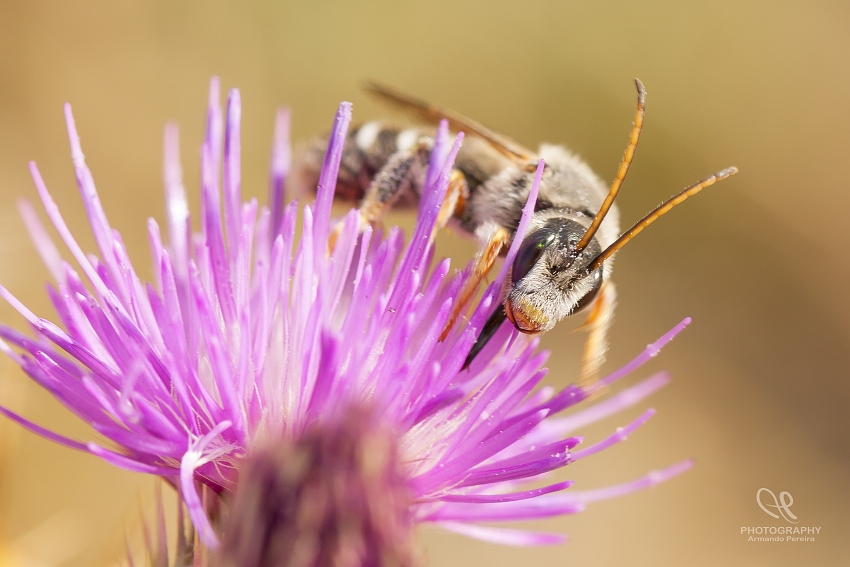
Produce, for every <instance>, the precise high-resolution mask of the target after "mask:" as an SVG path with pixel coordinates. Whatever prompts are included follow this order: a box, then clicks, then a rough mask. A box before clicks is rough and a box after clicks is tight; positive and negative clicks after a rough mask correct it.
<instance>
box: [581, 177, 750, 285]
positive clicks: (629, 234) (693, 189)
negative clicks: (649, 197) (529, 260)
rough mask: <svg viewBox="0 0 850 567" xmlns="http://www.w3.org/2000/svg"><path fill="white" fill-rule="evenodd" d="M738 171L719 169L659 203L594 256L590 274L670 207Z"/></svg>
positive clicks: (588, 269)
mask: <svg viewBox="0 0 850 567" xmlns="http://www.w3.org/2000/svg"><path fill="white" fill-rule="evenodd" d="M736 173H738V168H737V167H729V168H726V169H724V170H723V171H718V172H717V173H715V174H714V175H712V176H711V177H706V178H705V179H703V180H702V181H700V182H698V183H695V184H693V185H691V186H690V187H688V188H687V189H685V190H684V191H682V192H681V193H679V194H678V195H676V196H675V197H672V198H670V199H668V200H667V201H664V202H663V203H661V204H660V205H658V207H656V208H655V210H653V211H652V212H651V213H649V214H648V215H646V216H645V217H643V218H642V219H641V220H639V221H638V222H636V223H635V224H634V226H632V228H630V229H629V230H627V231H626V232H624V233H623V234H622V236H620V238H618V239H617V240H615V241H614V243H613V244H611V246H609V247H608V248H606V249H605V250H603V251H602V253H601V254H599V256H597V257H596V258H594V259H593V261H592V262H591V263H590V265H588V266H587V273H588V274H589V273H591V272H593V270H595V269H597V268H599V266H601V265H602V263H603V262H604V261H605V260H607V259H608V258H610V257H611V255H612V254H614V252H616V251H617V250H619V249H620V248H622V247H623V246H625V245H626V243H627V242H628V241H629V240H631V239H632V238H634V237H635V236H637V235H638V234H640V232H641V231H642V230H643V229H645V228H646V227H648V226H649V225H651V224H652V223H654V222H655V221H657V220H658V219H659V218H660V217H661V216H662V215H664V214H665V213H667V212H668V211H669V210H670V209H672V208H673V207H675V206H676V205H679V204H681V203H683V202H685V201H686V200H687V199H688V197H692V196H694V195H696V194H697V193H699V192H700V191H702V190H703V189H705V188H706V187H709V186H711V185H714V184H715V183H717V182H718V181H720V180H721V179H726V178H727V177H729V176H730V175H735V174H736Z"/></svg>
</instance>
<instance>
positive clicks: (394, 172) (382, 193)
mask: <svg viewBox="0 0 850 567" xmlns="http://www.w3.org/2000/svg"><path fill="white" fill-rule="evenodd" d="M433 147H434V140H433V139H431V138H429V137H427V136H422V137H420V138H419V140H417V142H416V143H415V144H414V145H413V146H411V147H410V148H409V149H407V150H399V151H397V152H395V153H394V154H392V155H391V156H390V158H389V159H388V160H387V163H386V164H384V166H383V167H382V168H381V170H380V171H379V172H378V173H377V174H376V175H375V177H374V178H373V179H372V183H371V184H370V185H369V188H368V189H367V190H366V194H365V195H364V196H363V199H362V200H361V201H360V208H359V212H360V231H361V232H362V231H364V230H366V227H368V226H375V225H377V224H380V222H381V220H382V219H383V218H384V215H385V214H386V213H387V211H389V210H390V209H391V208H392V207H393V205H395V204H396V203H401V204H404V205H410V204H412V203H415V202H416V201H417V200H418V198H419V194H420V192H421V191H422V186H423V184H424V183H425V176H426V175H427V171H428V163H429V160H430V158H431V150H432V149H433ZM343 222H344V221H343V220H340V221H339V222H337V223H336V225H335V226H334V227H333V229H332V230H331V234H330V236H329V237H328V249H329V250H330V251H331V252H333V250H334V248H335V247H336V243H337V241H338V240H339V235H340V233H341V232H342V227H343Z"/></svg>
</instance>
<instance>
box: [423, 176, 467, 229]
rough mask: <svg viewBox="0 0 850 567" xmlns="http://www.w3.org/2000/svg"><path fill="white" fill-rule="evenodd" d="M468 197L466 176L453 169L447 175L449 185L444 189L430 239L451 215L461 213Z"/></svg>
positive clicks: (446, 222)
mask: <svg viewBox="0 0 850 567" xmlns="http://www.w3.org/2000/svg"><path fill="white" fill-rule="evenodd" d="M468 198H469V185H468V184H467V182H466V176H464V174H463V172H462V171H460V170H459V169H453V170H452V173H451V176H450V177H449V187H448V189H446V196H445V197H444V198H443V204H442V205H440V213H439V214H438V215H437V222H436V224H435V225H434V230H433V231H432V232H431V240H434V238H435V237H436V236H437V231H438V230H440V229H442V228H445V227H446V224H448V222H449V220H450V219H451V218H452V217H459V216H460V215H461V214H463V208H464V206H465V205H466V201H467V199H468Z"/></svg>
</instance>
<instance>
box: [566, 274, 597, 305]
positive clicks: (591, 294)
mask: <svg viewBox="0 0 850 567" xmlns="http://www.w3.org/2000/svg"><path fill="white" fill-rule="evenodd" d="M587 277H588V278H589V279H590V281H591V284H592V287H591V288H590V291H588V292H587V293H586V294H584V296H582V298H581V299H579V300H578V303H576V306H575V307H574V308H573V310H572V311H571V312H570V315H572V314H573V313H578V312H579V311H581V310H582V309H584V308H585V307H587V306H588V305H590V304H591V303H593V300H594V299H596V296H597V295H598V294H599V290H600V289H601V288H602V268H597V269H596V270H593V272H592V273H591V274H590V275H589V276H587Z"/></svg>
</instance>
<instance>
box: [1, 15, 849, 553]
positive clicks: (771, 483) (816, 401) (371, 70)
mask: <svg viewBox="0 0 850 567" xmlns="http://www.w3.org/2000/svg"><path fill="white" fill-rule="evenodd" d="M848 59H850V5H848V4H847V3H844V2H836V1H831V0H820V1H810V2H805V3H803V2H800V3H788V2H768V1H766V0H764V1H735V2H732V1H717V2H702V3H681V2H644V3H635V2H608V3H601V2H589V1H572V2H558V1H549V2H546V1H529V2H504V1H498V2H494V1H488V2H469V3H463V4H460V3H455V2H445V1H432V2H417V3H414V2H403V3H402V2H373V3H365V2H364V3H354V2H332V1H329V0H317V1H314V2H298V3H295V2H282V1H278V2H263V3H247V2H235V1H226V0H217V1H211V2H201V1H194V2H176V3H175V2H166V1H158V2H138V1H134V2H120V3H119V2H109V1H78V2H57V1H51V2H27V1H24V0H0V196H2V199H0V282H2V283H3V285H5V286H7V287H8V288H10V289H11V291H12V292H13V293H15V294H16V295H17V296H18V297H20V298H22V299H23V300H24V301H25V302H26V303H27V304H28V305H29V306H30V307H31V308H33V309H34V310H35V311H36V312H37V313H39V314H45V315H48V316H52V315H53V313H52V310H51V309H50V307H49V305H48V303H47V299H46V296H45V294H44V292H43V282H44V280H46V279H47V277H48V275H47V272H46V270H45V269H44V268H43V267H42V266H41V264H40V262H39V261H38V260H37V258H36V256H35V251H34V248H33V247H32V246H31V245H30V244H29V242H28V240H27V238H26V236H25V234H24V230H23V225H22V223H21V222H20V220H19V219H18V216H17V212H16V209H15V200H16V199H17V198H19V197H21V196H26V197H28V198H34V197H35V191H34V189H33V186H32V183H31V181H30V180H29V178H28V173H27V166H26V163H27V160H30V159H35V160H37V161H38V163H39V166H40V167H41V170H42V172H43V174H44V176H45V179H46V181H47V183H48V186H49V187H50V188H51V190H52V192H53V195H54V197H55V198H56V200H57V201H58V202H59V204H60V206H61V207H62V210H63V212H64V213H65V215H66V218H68V219H69V222H70V224H71V225H72V229H74V230H75V232H76V234H77V235H78V237H79V238H80V239H81V240H82V242H83V243H84V244H85V245H86V246H87V249H89V250H93V248H92V245H91V244H92V240H91V238H90V236H89V234H88V232H87V230H86V223H85V221H84V218H83V211H82V206H81V204H80V201H79V198H78V195H77V193H76V187H75V184H74V177H73V171H72V168H71V163H70V159H69V157H70V156H69V150H68V145H67V141H66V137H65V131H64V124H63V118H62V109H61V104H62V102H64V101H70V102H71V103H72V104H73V105H74V112H75V115H76V118H77V124H78V127H79V130H80V132H81V136H82V140H83V149H84V151H85V152H86V156H87V158H88V163H89V165H90V166H91V168H92V170H93V172H94V175H95V180H96V182H97V184H98V187H99V189H100V192H101V196H102V199H103V202H104V206H105V208H106V211H107V214H108V215H109V217H110V220H111V221H112V224H113V226H115V227H117V228H119V229H120V230H121V231H122V233H123V235H124V238H125V241H127V242H128V245H129V248H130V252H131V254H132V255H133V257H134V258H135V259H136V262H137V266H140V267H142V268H144V267H146V266H147V265H148V263H149V262H150V259H149V258H150V257H149V254H148V251H147V241H146V234H145V220H146V218H147V217H148V216H154V217H156V218H158V219H162V218H163V198H162V188H161V187H162V184H161V173H160V171H161V152H162V144H161V136H162V127H163V125H164V123H165V121H166V120H176V121H178V122H179V123H180V125H181V127H182V150H183V153H184V167H185V169H186V174H187V186H188V187H189V188H190V190H192V191H194V193H193V195H197V188H196V187H197V168H198V161H197V155H198V146H199V142H200V139H201V136H202V128H203V117H204V108H205V99H206V89H207V84H208V80H209V78H210V76H211V75H213V74H218V75H220V76H221V77H222V83H223V85H224V86H225V87H231V86H238V87H240V88H241V89H242V98H243V103H244V111H243V116H244V129H243V136H242V138H243V144H244V146H243V157H244V165H243V174H244V182H243V187H244V188H245V191H246V192H247V193H248V194H249V195H252V194H253V195H259V196H262V197H264V196H265V191H266V171H267V165H268V156H269V148H270V140H271V131H272V120H273V113H274V109H275V107H276V106H278V105H281V104H287V105H289V106H291V108H292V109H293V113H294V119H293V120H294V126H293V128H294V138H295V139H296V140H304V139H306V138H308V137H310V136H312V135H315V134H317V133H319V132H322V131H325V130H326V129H327V128H328V127H329V126H330V123H331V120H332V117H333V112H334V110H335V108H336V105H337V104H338V102H339V101H341V100H344V99H345V100H351V101H353V102H354V103H355V106H354V108H355V119H356V120H359V121H365V120H368V119H372V118H375V117H381V116H385V115H386V114H387V112H386V111H385V110H384V109H382V108H380V107H378V106H377V105H376V104H374V103H373V102H372V101H370V100H368V99H367V98H366V96H365V95H364V94H363V93H362V92H361V90H359V87H358V85H359V84H360V82H361V81H362V80H363V79H364V78H375V79H379V80H382V81H385V82H387V83H389V84H392V85H396V86H398V87H400V88H403V89H405V90H407V91H409V92H412V93H416V94H418V95H419V96H421V97H424V98H427V99H429V100H432V101H435V102H438V103H440V104H442V105H445V106H449V107H451V108H454V109H457V110H459V111H461V112H464V113H466V114H469V115H471V116H473V117H475V118H477V119H479V120H480V121H482V122H484V123H485V124H488V125H491V126H492V127H494V128H496V129H498V130H501V131H504V132H506V133H508V134H510V135H512V136H513V137H515V138H516V139H518V140H519V141H521V142H523V143H525V144H527V145H529V146H531V147H536V145H537V144H538V143H539V142H541V141H548V142H556V143H563V144H565V145H567V146H568V147H570V148H572V149H573V150H575V151H577V152H578V153H580V154H581V155H582V156H584V157H585V158H586V159H587V161H588V162H589V163H590V165H591V166H592V167H593V168H594V169H595V170H596V171H597V172H598V173H599V174H600V175H601V176H602V177H603V178H606V179H610V178H611V177H612V176H613V174H614V172H615V171H616V167H617V165H618V162H619V159H620V157H621V154H622V151H623V148H624V144H625V141H626V139H627V135H628V131H629V127H630V121H631V118H632V113H633V105H634V90H633V85H632V78H633V77H640V78H641V79H642V80H643V81H644V82H645V83H646V85H647V88H648V92H649V98H648V114H647V121H646V126H645V129H644V134H643V137H642V139H641V145H640V148H639V150H638V152H637V158H636V161H635V165H634V167H633V168H632V172H631V173H630V177H629V180H628V181H627V184H626V187H625V188H624V191H623V193H622V194H621V198H620V200H619V202H620V207H621V210H622V213H623V217H624V224H628V222H629V221H631V220H633V219H637V218H639V217H640V216H641V215H642V214H643V213H645V212H646V211H647V210H649V209H650V208H651V207H652V206H654V205H655V204H657V203H658V202H659V201H660V200H662V199H663V198H665V197H667V196H669V195H671V194H672V193H674V192H675V191H676V190H678V189H679V188H681V187H683V186H685V185H686V184H688V183H689V182H692V181H695V180H697V179H699V178H702V177H704V176H706V175H707V174H709V173H711V172H713V171H715V170H718V169H720V168H722V167H726V166H728V165H737V166H738V167H739V168H740V170H741V174H740V175H738V176H737V177H735V178H733V179H731V180H729V181H725V182H724V183H723V184H721V185H718V186H717V187H714V188H712V189H710V190H709V191H707V192H706V193H704V194H703V195H700V196H699V198H697V199H694V200H693V201H689V202H688V203H687V204H686V205H685V206H683V207H681V208H680V209H679V210H677V211H676V212H675V213H674V214H672V215H669V216H668V217H665V218H664V220H663V221H662V222H660V223H658V224H657V225H655V226H653V227H652V228H651V229H650V230H648V231H647V232H645V233H643V234H642V235H641V236H640V237H639V238H638V239H637V240H636V241H635V242H633V243H632V244H630V245H629V246H628V247H627V248H626V249H625V250H624V251H623V252H621V253H620V254H619V256H618V258H619V259H618V261H617V269H616V274H615V280H616V282H617V284H618V286H619V292H620V304H619V309H618V311H617V315H616V323H615V326H614V329H613V336H612V345H613V346H612V350H611V353H610V357H609V363H608V368H609V369H613V368H615V367H616V366H617V365H618V364H620V363H623V362H625V361H626V360H628V359H630V358H631V357H632V356H634V355H635V354H636V353H637V352H639V350H640V349H641V348H642V347H643V346H644V345H645V344H646V343H648V342H650V341H652V340H655V338H657V337H658V336H659V335H660V334H662V333H663V332H664V331H666V330H667V329H668V328H670V327H671V326H672V325H673V324H675V323H676V322H678V321H679V320H680V319H681V318H683V317H684V316H687V315H690V316H692V317H693V318H694V324H693V325H692V326H691V327H690V328H689V329H688V330H687V331H686V332H685V333H684V334H683V335H682V336H681V337H680V338H679V339H677V340H676V341H675V342H674V343H672V344H671V345H670V346H669V347H668V348H667V349H666V350H665V351H664V352H663V354H662V356H660V357H659V358H658V359H657V360H655V361H653V362H652V364H651V365H650V367H649V368H646V369H644V370H642V371H641V372H640V376H647V375H648V374H649V373H650V372H652V371H656V370H659V369H662V368H667V369H669V370H671V371H672V372H673V374H674V378H675V379H674V381H673V383H672V384H671V385H670V386H668V387H667V388H665V389H664V390H663V391H662V392H661V393H659V394H657V395H655V396H654V397H653V398H652V399H650V400H649V402H647V403H644V404H643V405H642V406H641V407H639V408H636V409H634V410H632V411H630V412H628V415H626V414H623V415H621V416H617V417H616V418H614V419H612V420H609V421H607V422H605V423H603V424H601V425H599V426H597V427H594V428H592V429H590V430H589V431H587V434H588V437H589V440H594V439H599V438H601V437H602V436H604V435H606V434H607V433H609V432H610V431H611V430H612V429H613V428H614V427H616V426H618V425H624V424H625V423H626V422H627V420H630V419H632V418H633V417H634V416H635V415H637V413H638V412H639V411H640V410H641V408H642V407H646V406H647V405H648V404H651V405H653V406H654V407H656V408H657V409H658V410H659V412H658V415H657V416H656V417H655V418H654V419H653V420H652V421H651V422H650V423H649V424H648V425H647V426H646V427H644V428H643V429H642V430H641V431H640V432H639V433H637V434H635V435H633V436H632V437H631V438H630V440H629V441H628V442H627V443H625V444H623V445H622V446H619V447H617V448H614V449H611V450H609V451H606V452H604V453H603V454H601V455H597V456H594V457H593V458H592V459H588V460H587V461H582V462H580V463H578V464H576V465H575V466H571V467H568V469H567V470H566V471H565V473H564V474H565V476H566V477H568V478H573V479H575V480H576V481H577V482H578V487H582V488H594V487H599V486H604V485H608V484H612V483H617V482H621V481H624V480H627V479H630V478H633V477H636V476H639V475H641V474H644V473H645V472H646V471H648V470H651V469H653V468H658V467H662V466H666V465H669V464H671V463H673V462H676V461H678V460H681V459H683V458H686V457H695V458H696V459H697V466H696V468H695V469H694V470H692V471H690V472H688V473H687V474H685V475H684V476H682V477H679V478H676V479H674V480H673V481H671V482H669V483H667V484H665V485H662V486H660V487H657V488H655V489H653V490H650V491H647V492H643V493H639V494H634V495H631V496H628V497H625V498H622V499H617V500H613V501H608V502H602V503H598V504H595V505H591V507H590V508H589V509H588V511H587V512H585V513H583V514H580V515H578V516H574V517H569V518H564V519H559V520H556V521H551V522H544V523H541V526H540V527H543V528H544V529H551V530H559V531H564V532H566V533H568V534H569V536H570V539H571V541H570V543H568V544H566V545H564V546H561V547H557V548H545V549H535V550H527V549H512V548H505V547H499V546H494V545H490V544H484V543H479V542H475V541H470V540H466V539H464V538H461V537H459V536H453V535H447V534H443V533H441V532H438V531H436V530H426V531H425V533H424V534H423V545H424V547H425V548H426V549H427V550H428V551H427V556H428V560H429V561H428V564H429V565H432V566H437V567H443V566H455V565H457V566H460V565H469V564H476V565H488V566H509V565H534V566H539V567H544V566H549V565H551V566H563V565H588V566H589V565H615V564H616V565H695V566H702V565H706V566H707V565H770V566H780V565H801V564H804V565H847V564H850V538H848V536H850V514H848V508H849V507H850V488H848V473H850V435H849V434H848V431H850V427H848V426H850V417H848V416H850V412H848V409H850V379H848V368H850V348H848V346H850V345H848V338H850V302H848V301H847V296H846V290H847V282H848V277H849V276H850V253H848V252H847V250H846V246H847V243H848V236H850V229H848V222H847V220H848V215H850V187H848V181H847V174H846V166H847V163H846V156H847V155H848V151H850V105H848V104H847V101H848V100H850V61H848ZM395 218H397V219H399V220H401V221H403V222H407V223H408V224H409V220H410V219H409V217H404V216H403V215H401V216H398V217H395ZM440 246H441V247H442V250H443V252H444V253H445V254H452V255H455V256H457V257H458V258H459V259H462V260H465V259H466V258H467V257H468V255H470V254H471V253H472V247H471V246H470V245H469V244H468V243H465V242H459V241H458V240H457V239H456V238H453V237H451V236H447V237H444V238H442V240H441V241H440ZM143 273H149V272H147V271H146V270H144V269H143ZM0 318H2V320H3V321H4V322H10V321H11V322H13V323H14V324H15V325H17V326H19V327H22V326H23V323H22V321H21V319H20V318H19V317H17V316H16V315H15V314H14V313H13V312H12V310H11V309H10V308H9V307H8V306H6V305H5V304H4V305H0ZM574 326H575V324H574V323H573V322H570V321H567V322H564V323H562V324H561V325H560V326H559V327H558V329H557V330H556V331H554V332H552V333H550V334H548V335H546V336H545V338H544V346H547V347H549V348H554V349H555V351H556V353H555V354H554V355H553V357H552V359H551V365H550V366H551V367H552V369H553V371H552V372H551V374H550V381H551V382H552V383H555V384H560V385H563V384H566V383H567V382H569V381H571V380H572V377H574V376H575V375H576V371H577V368H578V363H577V360H578V355H579V351H580V346H581V336H580V335H579V334H573V333H571V332H570V330H571V329H572V328H573V327H574ZM0 374H2V380H0V398H2V400H0V401H2V402H3V403H5V404H7V405H9V406H11V407H13V408H14V409H17V410H20V411H22V412H23V413H24V414H25V415H26V416H28V417H29V418H31V419H33V420H35V421H37V422H38V423H40V424H43V425H46V426H48V427H51V428H54V429H57V430H60V431H62V432H65V433H66V434H69V435H71V436H79V437H81V438H87V437H88V436H89V435H90V432H89V431H88V430H87V428H86V427H85V426H83V425H81V424H80V423H78V422H77V421H76V420H75V419H74V418H73V417H72V416H70V415H69V414H68V412H66V411H65V410H63V409H62V408H61V407H60V406H59V405H58V404H57V403H55V402H53V401H52V400H51V399H50V398H49V396H47V395H46V394H45V393H43V392H41V391H40V390H39V389H38V388H36V387H35V386H33V385H31V384H29V383H28V382H27V381H26V379H25V378H24V377H23V376H22V375H21V373H20V372H19V371H17V370H16V369H15V368H13V365H11V364H10V363H9V362H8V361H6V360H3V362H2V363H0ZM637 377H639V376H637ZM637 377H633V378H632V382H633V381H634V380H635V379H636V378H637ZM0 449H2V451H3V462H2V468H0V511H2V522H0V536H2V538H0V539H2V542H3V543H2V544H0V565H5V564H10V565H63V566H66V565H67V566H90V565H93V566H101V565H111V564H113V563H114V562H115V560H116V559H117V558H118V557H120V556H121V555H122V548H123V539H124V534H125V533H126V532H128V531H130V532H134V531H135V530H136V529H137V528H136V526H137V525H138V518H139V516H140V514H141V509H142V508H143V505H142V504H140V502H142V501H143V500H147V499H148V497H149V496H150V494H152V486H153V483H152V481H151V480H150V479H146V478H143V477H140V476H138V475H134V474H131V473H127V472H123V471H120V470H116V469H113V468H111V467H109V466H107V465H105V464H104V463H102V462H101V461H99V460H97V459H96V458H94V457H89V456H86V455H82V454H78V453H75V452H72V451H70V450H67V449H63V448H61V447H58V446H54V445H51V444H49V443H48V442H46V441H43V440H41V439H39V438H36V437H35V436H33V435H31V434H29V433H25V432H21V431H20V430H19V428H17V427H16V426H14V425H12V424H9V423H7V422H5V421H3V422H0ZM761 487H766V488H770V489H771V490H773V491H774V492H775V493H777V494H778V493H779V492H780V491H788V492H790V493H791V494H792V495H793V498H794V505H793V508H792V510H793V511H794V512H795V514H796V515H797V516H798V518H799V519H800V521H801V525H809V526H820V527H822V529H821V533H820V535H819V536H817V538H816V541H814V542H807V543H788V542H786V543H752V542H749V543H748V542H746V541H745V540H746V537H745V536H742V535H740V527H741V526H771V525H776V526H779V525H783V523H781V522H780V521H778V520H773V519H772V518H770V517H768V516H767V515H766V514H764V512H762V511H761V510H760V509H759V508H758V506H757V504H756V502H755V494H756V491H757V490H758V489H759V488H761Z"/></svg>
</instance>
